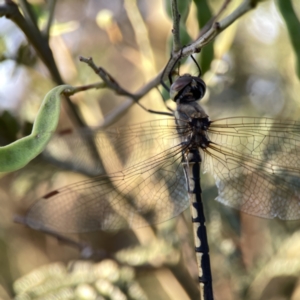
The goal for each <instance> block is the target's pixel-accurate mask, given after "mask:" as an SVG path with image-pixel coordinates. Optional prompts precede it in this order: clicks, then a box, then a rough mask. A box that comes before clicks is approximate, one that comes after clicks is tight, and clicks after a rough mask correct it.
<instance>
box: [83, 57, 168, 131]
mask: <svg viewBox="0 0 300 300" xmlns="http://www.w3.org/2000/svg"><path fill="white" fill-rule="evenodd" d="M79 60H80V61H82V62H84V63H86V64H87V65H88V66H89V67H90V68H92V69H93V70H94V72H95V73H96V74H97V75H99V76H100V78H101V79H102V80H103V82H104V84H105V86H106V87H107V88H109V89H111V90H113V91H115V92H116V93H117V94H118V95H121V96H126V97H127V100H125V102H123V104H122V105H119V106H118V107H117V108H116V109H115V110H114V111H113V112H112V113H110V114H108V115H107V116H106V117H105V120H104V121H103V122H102V124H100V125H99V127H102V128H105V127H108V126H109V125H111V124H112V123H114V122H115V121H116V120H117V119H119V118H120V117H121V116H123V115H124V114H125V113H126V112H127V111H128V110H129V108H130V107H131V106H132V105H133V104H138V105H139V106H140V107H141V108H142V109H144V110H146V111H148V112H150V113H155V114H162V115H167V116H173V114H172V113H168V112H159V111H154V110H151V109H147V108H146V107H145V106H143V105H142V104H140V103H139V100H140V99H141V98H142V97H144V96H145V95H146V94H147V93H148V92H149V91H150V90H151V89H152V88H154V87H156V86H158V85H159V84H160V78H161V76H162V72H160V73H159V74H158V75H157V76H156V77H155V78H154V79H153V80H151V81H150V82H149V83H148V84H146V85H145V86H144V87H142V88H141V89H140V90H139V91H137V92H136V93H135V94H133V93H130V92H128V91H127V90H125V89H124V88H123V87H121V86H120V84H119V83H118V82H117V81H116V80H115V79H114V78H113V77H112V76H111V75H110V74H109V73H108V72H107V71H105V70H104V69H103V68H101V67H97V66H96V65H95V63H94V61H93V59H92V58H91V57H90V58H85V57H82V56H81V57H80V58H79Z"/></svg>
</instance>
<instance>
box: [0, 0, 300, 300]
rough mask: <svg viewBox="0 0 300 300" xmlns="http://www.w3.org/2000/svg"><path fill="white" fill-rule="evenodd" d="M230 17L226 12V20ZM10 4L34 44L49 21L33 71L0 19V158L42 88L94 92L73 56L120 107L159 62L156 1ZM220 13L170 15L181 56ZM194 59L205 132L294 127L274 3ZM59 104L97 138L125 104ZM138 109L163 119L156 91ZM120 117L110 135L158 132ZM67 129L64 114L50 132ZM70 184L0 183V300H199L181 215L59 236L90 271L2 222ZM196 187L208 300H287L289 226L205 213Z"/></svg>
mask: <svg viewBox="0 0 300 300" xmlns="http://www.w3.org/2000/svg"><path fill="white" fill-rule="evenodd" d="M287 2H289V1H287ZM240 3H241V1H237V0H233V1H231V2H230V5H228V8H227V10H226V11H225V15H226V14H229V13H230V12H232V11H233V10H234V8H235V7H237V6H238V5H239V4H240ZM0 4H1V5H5V3H4V1H0ZM18 4H19V5H20V9H21V10H22V11H23V14H24V16H25V17H28V14H26V11H27V12H28V11H29V12H32V15H33V16H34V18H33V19H34V20H35V22H36V24H37V28H39V30H40V32H42V33H45V32H47V20H48V19H49V15H50V16H53V24H52V26H51V30H50V38H49V45H50V47H51V50H52V52H53V56H54V60H53V62H50V63H49V64H48V65H47V64H45V63H43V61H42V59H41V56H40V55H37V54H36V51H35V50H34V49H33V47H32V45H31V44H29V43H28V41H27V39H26V37H25V35H24V33H23V32H22V31H21V30H20V28H19V27H18V26H17V25H16V24H15V23H13V22H12V21H11V20H10V19H9V18H5V17H2V18H0V60H1V61H0V142H1V144H2V145H5V144H8V143H10V142H12V141H14V140H15V139H17V138H20V137H21V136H22V135H24V134H27V133H28V132H30V128H31V126H32V123H33V121H34V118H35V116H36V113H37V111H38V109H39V106H40V104H41V101H42V99H43V97H44V95H45V94H46V93H47V92H48V91H49V90H50V89H51V88H52V87H54V86H55V85H57V84H60V83H62V82H65V83H68V84H71V85H83V84H90V83H94V82H98V81H100V80H99V78H98V77H97V75H96V74H95V73H94V71H93V70H91V69H90V68H89V67H88V66H87V65H86V64H84V63H81V62H80V61H79V59H78V58H79V56H80V55H82V56H84V57H93V60H94V62H95V63H96V65H97V66H101V67H103V68H105V69H106V70H107V71H108V72H109V73H110V74H111V75H112V76H113V77H114V79H115V80H116V81H117V82H118V83H119V84H120V85H121V86H122V87H125V88H126V89H127V90H128V91H129V92H132V93H134V92H136V91H137V90H138V89H139V88H141V87H143V86H144V85H145V84H146V83H147V82H149V81H150V80H151V79H152V78H154V77H155V75H157V74H158V72H159V71H161V70H162V69H163V68H164V66H165V65H166V63H167V61H168V59H169V56H170V49H171V48H170V45H171V44H170V42H171V28H172V21H171V18H170V9H169V5H170V3H169V1H167V0H165V1H163V0H153V1H146V0H139V1H136V0H115V1H104V0H84V1H71V0H61V1H57V2H56V1H51V0H48V1H42V0H31V1H28V2H27V1H24V0H23V1H19V2H18ZM222 4H223V1H219V0H210V1H181V2H180V9H181V14H182V28H181V30H182V32H181V34H182V41H183V42H182V43H183V44H188V43H189V42H190V41H192V40H193V39H195V38H197V36H198V35H199V31H200V28H201V27H203V25H204V24H205V23H206V22H207V20H208V19H209V18H210V16H211V15H213V14H215V13H216V12H217V11H218V10H219V9H220V7H221V5H222ZM28 7H29V8H30V9H29V10H28ZM53 7H54V8H55V9H53ZM293 8H294V12H295V13H296V15H298V18H300V3H299V2H298V1H293ZM33 24H34V22H33ZM33 27H34V26H33ZM196 58H197V60H198V61H199V63H200V64H201V66H202V70H203V73H204V74H203V79H204V80H205V82H206V83H207V86H208V89H207V94H206V96H205V98H204V99H203V100H202V104H203V106H204V107H205V109H206V111H207V112H208V114H209V116H210V118H211V119H212V120H214V119H219V118H225V117H232V116H261V117H262V116H264V117H272V118H281V119H295V120H299V116H300V110H299V94H300V85H299V79H298V77H297V72H296V65H297V61H296V56H295V55H294V49H293V48H292V46H291V43H290V38H289V35H288V31H287V29H286V25H285V21H284V19H283V18H282V16H281V13H280V11H279V10H278V7H277V6H276V3H274V1H263V2H261V3H259V5H258V6H257V7H256V8H255V9H253V10H252V11H250V12H248V13H247V14H246V15H244V16H243V17H241V18H240V19H239V20H238V21H236V22H235V23H234V24H233V25H231V26H230V27H229V28H228V29H226V30H225V31H224V32H222V33H221V34H220V35H219V36H218V37H217V38H216V39H215V42H214V44H213V45H212V44H210V45H208V46H207V47H205V48H204V49H203V51H202V53H201V55H196ZM180 72H181V73H182V74H183V73H185V72H189V73H192V74H194V75H195V74H197V69H196V68H195V65H194V64H193V62H192V60H191V59H186V61H185V63H183V64H182V65H181V69H180ZM59 74H60V76H58V75H59ZM161 90H162V89H161ZM163 95H164V96H165V95H166V93H163ZM71 101H72V103H73V105H75V107H77V109H78V111H79V115H80V117H81V119H82V120H83V123H84V124H86V125H88V126H99V125H103V124H105V121H106V120H107V118H108V116H110V115H111V114H114V113H115V111H116V109H121V110H122V106H123V105H124V103H127V102H128V101H129V100H128V99H127V98H126V97H121V96H118V95H116V94H115V93H114V92H112V91H109V90H107V89H99V90H91V91H87V92H84V93H79V94H76V95H75V96H72V97H71ZM140 101H141V103H142V104H143V105H145V106H146V107H147V108H151V109H155V110H165V107H164V104H163V99H162V96H161V95H160V93H159V92H158V91H157V90H156V89H153V90H151V91H150V92H149V93H148V94H147V95H146V96H144V97H143V98H142V99H141V100H140ZM166 102H167V104H168V105H170V106H172V105H173V103H170V101H169V100H166ZM123 110H124V112H123V113H122V114H120V116H119V117H118V118H116V120H114V122H113V124H112V125H113V126H124V125H126V124H130V123H138V122H141V121H146V120H152V119H155V118H161V117H159V116H158V117H157V116H155V115H152V114H149V113H147V112H145V111H143V110H142V109H141V108H140V107H139V106H137V105H132V106H131V107H130V109H128V110H127V109H125V108H124V109H123ZM79 125H80V124H78V121H77V120H76V118H75V117H74V115H72V112H71V111H70V108H69V106H67V105H66V103H65V102H64V103H63V104H62V113H61V120H60V123H59V126H58V130H64V129H68V128H77V127H79ZM58 155H59V154H58ZM70 156H71V155H70ZM74 156H75V155H74ZM74 158H75V157H74ZM62 166H63V164H62ZM83 173H85V174H87V173H89V172H88V170H87V171H86V172H84V171H83V172H81V173H79V172H77V173H75V172H71V171H69V170H63V169H60V168H58V167H56V166H54V165H51V164H50V163H42V162H41V161H40V160H39V159H37V160H36V161H34V162H32V163H31V164H30V165H28V166H27V167H25V168H24V169H22V170H21V171H18V172H14V173H10V174H1V181H0V207H1V209H0V298H1V299H11V298H13V297H16V295H17V296H18V299H48V298H49V299H75V298H76V299H77V298H78V299H81V298H82V299H181V300H183V299H198V298H199V296H198V293H199V292H198V283H197V276H198V271H197V265H196V260H195V255H194V250H193V249H194V246H193V236H192V226H191V224H190V222H189V221H190V214H189V211H186V212H185V213H184V214H183V215H181V216H179V217H177V218H174V219H172V220H169V221H167V222H165V223H163V224H160V225H159V226H155V227H150V226H149V227H145V228H141V229H137V230H122V231H118V232H100V231H99V232H95V233H89V234H80V235H79V234H78V235H72V236H71V238H72V239H74V240H76V241H80V242H82V241H85V242H87V243H89V245H91V246H92V247H93V249H96V250H97V251H98V252H99V251H103V252H101V254H102V253H105V255H104V259H103V256H102V255H100V257H101V259H99V257H98V258H97V255H95V257H94V258H95V259H94V260H82V258H81V254H80V251H79V250H78V249H77V248H76V247H73V246H71V245H69V244H66V243H65V242H63V241H58V239H57V238H55V237H53V236H49V235H47V234H45V233H43V232H37V231H34V230H32V229H29V228H26V227H24V226H22V225H19V224H16V223H14V222H13V218H14V216H15V215H24V214H25V212H26V210H27V209H28V207H29V206H30V205H31V204H32V203H34V201H35V200H36V199H37V198H38V197H39V196H41V195H43V194H45V193H47V192H49V191H51V190H52V189H55V188H58V187H62V186H65V185H67V184H70V183H73V182H77V181H80V180H83V179H86V178H87V177H86V175H84V174H83ZM202 186H203V198H204V201H205V212H206V216H207V230H208V239H209V244H210V255H211V265H212V274H213V284H214V292H215V298H216V299H226V300H230V299H293V300H295V299H300V281H299V278H300V256H299V250H300V231H299V228H300V227H299V226H300V223H299V222H298V221H290V222H284V221H280V220H266V219H260V218H257V217H253V216H249V215H246V214H243V213H241V212H238V211H236V210H233V209H230V208H228V207H225V206H223V205H222V204H220V203H218V202H216V201H214V198H215V197H216V196H217V189H216V187H215V184H214V181H213V178H211V177H210V176H209V174H205V175H204V179H203V183H202ZM97 251H96V252H97ZM94 254H95V253H94ZM96 254H97V253H96ZM98 254H99V253H98ZM101 297H102V298H101Z"/></svg>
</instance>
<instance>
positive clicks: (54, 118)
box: [0, 85, 73, 172]
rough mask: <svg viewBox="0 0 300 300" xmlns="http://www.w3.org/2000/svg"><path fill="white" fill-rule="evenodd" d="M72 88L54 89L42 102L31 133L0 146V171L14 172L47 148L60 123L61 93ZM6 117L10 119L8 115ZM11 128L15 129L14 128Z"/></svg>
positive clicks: (63, 86)
mask: <svg viewBox="0 0 300 300" xmlns="http://www.w3.org/2000/svg"><path fill="white" fill-rule="evenodd" d="M72 89H73V87H71V86H69V85H61V86H57V87H55V88H54V89H52V90H51V91H50V92H49V93H48V94H47V95H46V96H45V98H44V100H43V102H42V104H41V107H40V109H39V111H38V114H37V116H36V118H35V121H34V124H33V128H32V131H31V134H30V135H28V136H26V137H24V138H21V139H19V140H17V141H15V142H13V143H11V144H9V145H7V146H3V147H0V172H12V171H15V170H18V169H20V168H22V167H24V166H25V165H27V164H28V163H29V162H30V161H31V160H32V159H33V158H35V157H36V156H37V155H39V154H40V153H41V152H42V151H43V150H44V149H45V147H46V145H47V144H48V142H49V140H50V138H51V136H52V133H53V132H54V130H55V129H56V126H57V123H58V119H59V115H60V95H61V94H62V93H63V92H65V91H69V90H72ZM6 119H9V117H8V116H7V115H6ZM14 126H15V125H13V123H12V127H14ZM11 130H12V131H14V129H13V128H12V129H11Z"/></svg>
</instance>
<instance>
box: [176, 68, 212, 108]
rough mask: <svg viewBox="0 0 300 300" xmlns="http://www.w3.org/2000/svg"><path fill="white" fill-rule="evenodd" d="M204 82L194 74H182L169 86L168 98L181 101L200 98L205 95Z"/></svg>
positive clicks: (191, 100)
mask: <svg viewBox="0 0 300 300" xmlns="http://www.w3.org/2000/svg"><path fill="white" fill-rule="evenodd" d="M205 91H206V84H205V82H204V81H203V80H202V79H201V78H199V77H196V76H191V75H189V74H184V75H183V76H180V77H178V78H177V79H176V80H175V81H174V83H173V84H172V85H171V87H170V98H171V99H172V100H173V101H177V100H180V102H181V103H184V102H193V101H197V100H200V99H201V98H203V96H204V95H205Z"/></svg>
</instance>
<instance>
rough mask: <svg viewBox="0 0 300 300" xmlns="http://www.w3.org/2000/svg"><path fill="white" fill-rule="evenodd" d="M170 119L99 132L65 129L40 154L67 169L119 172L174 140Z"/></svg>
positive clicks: (92, 174) (173, 127)
mask: <svg viewBox="0 0 300 300" xmlns="http://www.w3.org/2000/svg"><path fill="white" fill-rule="evenodd" d="M177 136H178V135H177V131H176V126H175V122H174V119H165V120H156V121H151V122H144V123H140V124H136V125H131V126H126V127H124V128H122V127H120V128H112V129H107V130H105V131H103V129H98V128H85V129H81V130H76V131H75V130H73V131H72V130H66V131H62V132H60V133H57V134H55V135H54V136H53V138H52V139H51V141H50V143H49V144H48V146H47V148H46V150H45V151H44V152H43V156H44V157H45V158H46V159H47V160H50V161H51V162H54V163H56V164H59V165H61V166H63V167H65V168H67V169H72V170H75V171H79V172H83V173H85V174H87V175H90V176H97V175H100V174H103V173H105V171H106V172H110V173H112V172H117V171H121V170H122V169H123V168H126V167H127V166H131V165H133V164H136V163H138V162H140V161H144V160H146V159H148V158H150V157H151V156H153V155H155V154H157V153H159V152H162V151H164V150H165V149H167V147H171V146H174V145H175V143H177V142H178V139H177Z"/></svg>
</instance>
